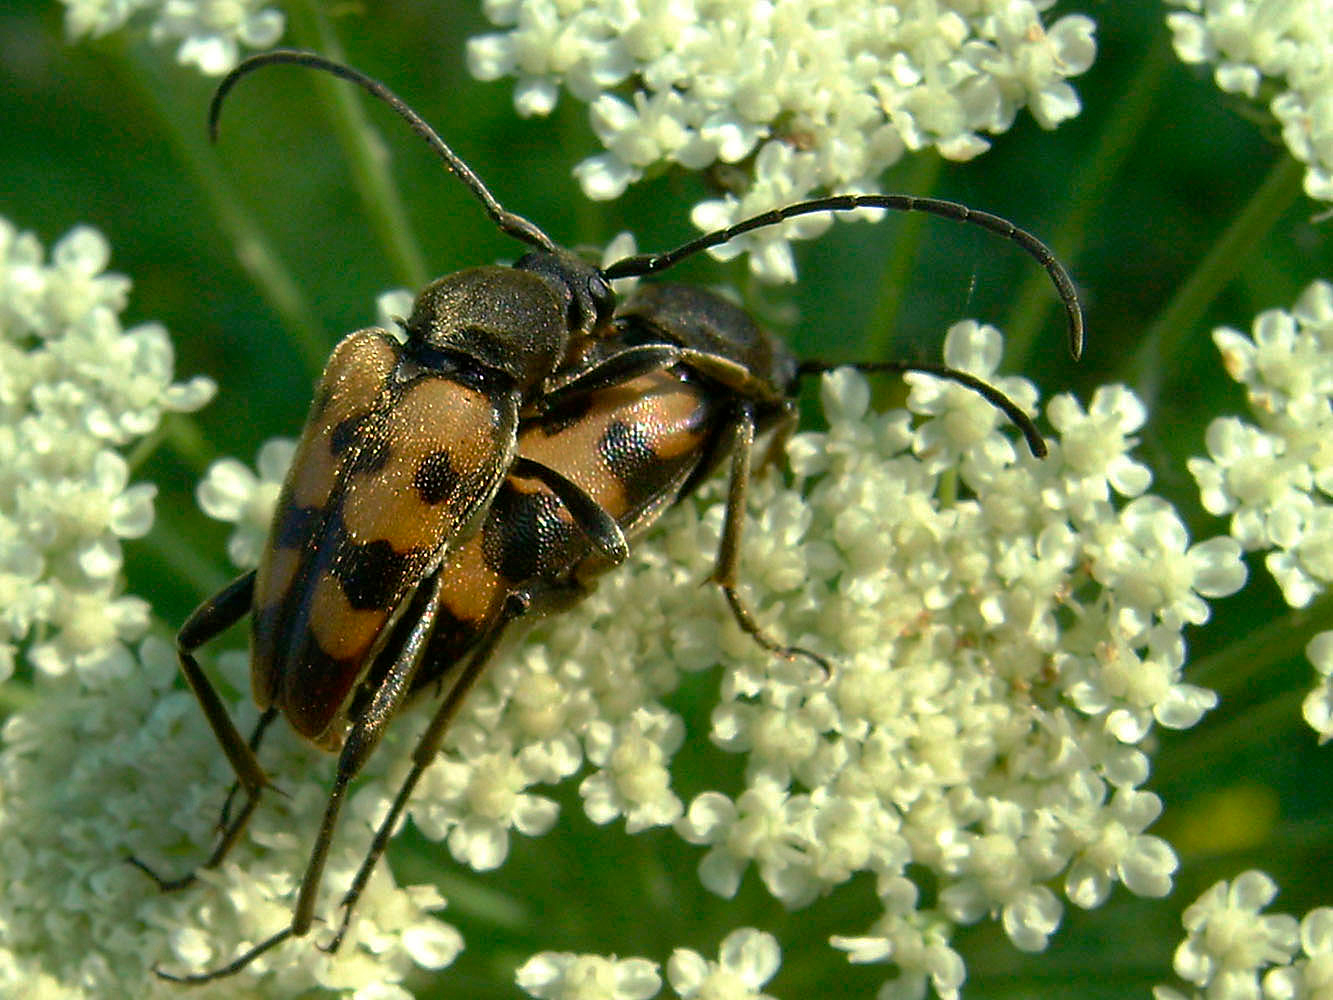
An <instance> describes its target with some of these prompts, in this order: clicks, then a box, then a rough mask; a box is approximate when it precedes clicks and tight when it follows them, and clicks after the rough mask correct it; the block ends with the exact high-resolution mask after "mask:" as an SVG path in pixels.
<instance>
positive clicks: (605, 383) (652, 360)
mask: <svg viewBox="0 0 1333 1000" xmlns="http://www.w3.org/2000/svg"><path fill="white" fill-rule="evenodd" d="M683 353H685V352H683V351H682V350H681V348H679V347H676V346H674V345H672V344H639V345H636V346H634V347H627V348H625V349H624V350H621V351H616V352H615V353H614V354H612V355H611V356H610V357H607V358H603V359H602V360H600V361H598V362H596V363H595V364H593V365H591V366H589V367H587V368H582V369H580V370H578V371H577V372H575V373H574V374H573V375H570V376H566V377H564V378H563V380H561V379H552V380H550V381H548V383H547V385H546V386H545V387H544V389H543V392H542V395H541V398H540V399H539V400H538V405H539V406H540V408H541V411H542V412H543V413H550V412H551V411H553V410H557V409H559V408H560V406H561V405H562V404H564V403H566V402H568V401H569V400H571V399H575V398H577V397H579V396H583V395H586V394H587V393H590V392H595V391H597V390H598V389H606V388H609V387H611V386H613V385H622V384H624V383H625V382H628V381H630V380H631V379H635V378H638V377H639V376H640V375H647V374H649V373H650V372H656V371H661V370H662V369H663V368H670V367H671V366H672V365H674V364H675V363H676V362H677V361H679V360H680V359H681V355H682V354H683Z"/></svg>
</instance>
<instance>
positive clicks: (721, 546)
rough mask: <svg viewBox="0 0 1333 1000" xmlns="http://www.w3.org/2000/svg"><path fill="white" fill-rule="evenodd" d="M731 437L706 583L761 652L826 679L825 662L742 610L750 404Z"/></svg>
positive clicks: (740, 410)
mask: <svg viewBox="0 0 1333 1000" xmlns="http://www.w3.org/2000/svg"><path fill="white" fill-rule="evenodd" d="M731 434H732V441H731V481H730V483H729V484H728V486H727V507H726V511H725V513H724V514H723V518H722V540H721V541H720V542H719V543H718V547H717V561H716V562H715V563H714V564H713V573H712V575H711V576H710V577H709V579H710V580H712V581H713V583H716V584H717V585H718V586H719V587H721V588H722V593H723V596H725V597H726V599H727V606H728V607H730V608H731V617H732V618H734V619H735V620H736V624H737V625H739V626H740V629H741V631H742V632H744V633H745V634H746V635H748V636H749V637H750V638H751V639H753V640H754V641H755V642H756V643H757V644H758V645H759V646H760V648H762V649H765V650H767V651H768V652H770V653H773V654H774V655H776V656H781V657H783V658H785V659H788V660H793V659H795V658H796V657H798V656H804V657H805V658H806V659H809V660H813V661H814V662H815V664H816V665H818V667H819V669H820V670H822V671H823V672H824V676H826V677H827V676H829V674H831V673H832V671H831V670H830V668H829V664H828V661H827V660H825V659H824V658H823V657H822V656H820V655H819V654H818V653H812V652H811V651H810V650H808V649H803V648H802V647H800V646H785V645H783V644H782V643H780V642H778V641H777V640H775V639H773V638H771V637H770V636H769V635H768V634H767V633H766V632H765V631H764V629H763V627H762V626H761V625H760V624H759V623H758V622H757V621H755V617H754V614H753V612H751V611H750V609H749V608H748V607H746V606H745V602H744V601H742V600H741V596H740V594H739V593H737V591H736V569H737V565H738V564H739V562H740V546H741V534H742V532H743V530H744V526H745V492H746V490H747V489H748V488H749V485H750V474H751V472H750V459H751V455H752V454H753V452H754V404H753V403H751V402H749V401H748V400H745V401H742V402H740V403H738V404H737V407H736V417H735V420H734V421H733V422H732V427H731Z"/></svg>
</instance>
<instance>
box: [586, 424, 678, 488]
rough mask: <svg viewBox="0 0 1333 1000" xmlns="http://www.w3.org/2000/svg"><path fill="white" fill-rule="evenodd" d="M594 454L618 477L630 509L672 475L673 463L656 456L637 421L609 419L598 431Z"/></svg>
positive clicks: (673, 470) (674, 464)
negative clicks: (605, 425)
mask: <svg viewBox="0 0 1333 1000" xmlns="http://www.w3.org/2000/svg"><path fill="white" fill-rule="evenodd" d="M597 454H598V457H599V458H601V460H602V462H603V463H604V464H605V465H606V467H607V468H608V469H610V470H611V471H612V472H613V473H615V477H616V479H618V480H619V481H620V485H621V486H622V487H623V488H624V490H625V498H626V500H627V501H628V504H627V506H628V507H629V508H630V509H633V508H636V507H637V506H638V505H639V504H641V503H643V502H645V501H647V500H648V499H650V498H651V497H652V496H653V495H654V494H656V493H657V492H658V491H659V490H660V489H662V483H663V482H664V481H669V480H670V479H671V478H673V474H674V472H675V466H676V465H677V463H675V462H668V461H665V460H663V459H660V458H658V457H657V455H656V454H655V453H654V452H653V449H652V445H650V444H649V443H648V436H647V435H646V434H645V433H644V432H643V430H642V429H640V428H639V427H638V426H637V425H635V424H627V423H625V422H623V421H620V420H616V421H613V422H612V423H611V426H609V427H608V428H607V429H606V431H605V433H603V434H602V437H601V440H599V441H598V442H597Z"/></svg>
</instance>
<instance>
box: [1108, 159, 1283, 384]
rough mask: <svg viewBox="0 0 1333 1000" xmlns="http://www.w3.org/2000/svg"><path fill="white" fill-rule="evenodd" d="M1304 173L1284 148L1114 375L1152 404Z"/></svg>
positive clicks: (1111, 379) (1114, 379)
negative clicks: (1185, 345)
mask: <svg viewBox="0 0 1333 1000" xmlns="http://www.w3.org/2000/svg"><path fill="white" fill-rule="evenodd" d="M1304 174H1305V167H1304V166H1302V165H1301V164H1300V163H1297V162H1296V161H1295V160H1294V159H1292V158H1291V157H1290V156H1288V155H1286V154H1285V153H1283V154H1281V156H1280V157H1279V158H1278V161H1277V164H1276V165H1275V166H1274V167H1273V169H1272V170H1270V171H1269V173H1268V176H1267V177H1266V178H1265V179H1264V182H1263V184H1261V185H1260V186H1259V190H1257V191H1256V192H1255V193H1254V196H1253V197H1252V198H1250V201H1249V203H1248V204H1247V205H1246V206H1245V208H1244V209H1243V210H1242V211H1241V213H1240V215H1238V216H1237V217H1236V218H1235V219H1234V220H1233V221H1232V223H1231V225H1230V226H1228V227H1227V230H1226V232H1224V233H1223V234H1222V237H1221V239H1219V240H1218V241H1217V243H1216V244H1215V245H1214V246H1213V248H1212V249H1211V250H1210V251H1209V252H1208V255H1207V256H1206V257H1204V259H1203V260H1202V261H1201V262H1200V263H1199V266H1198V267H1196V268H1195V269H1194V273H1193V274H1191V275H1190V276H1189V278H1188V279H1187V280H1186V281H1185V282H1184V284H1182V285H1181V286H1180V290H1179V291H1177V292H1176V295H1175V298H1173V299H1172V300H1171V302H1170V303H1169V304H1168V305H1167V307H1166V309H1164V310H1163V311H1162V313H1161V314H1160V315H1159V316H1158V317H1157V319H1156V321H1154V323H1153V325H1152V326H1151V327H1149V329H1148V332H1147V333H1146V334H1145V335H1144V337H1143V339H1142V341H1141V344H1140V347H1139V349H1138V351H1137V352H1135V353H1134V354H1132V355H1130V356H1129V360H1128V362H1127V363H1126V364H1125V365H1124V366H1123V368H1122V369H1121V371H1120V372H1119V373H1117V377H1116V378H1108V381H1122V382H1126V383H1127V384H1129V385H1133V386H1135V387H1137V389H1138V391H1139V395H1140V396H1142V397H1143V398H1144V400H1145V401H1146V402H1147V403H1148V406H1149V408H1150V409H1151V408H1152V405H1153V400H1154V399H1156V398H1157V396H1158V395H1160V393H1161V390H1162V381H1163V378H1164V377H1165V376H1166V374H1167V372H1166V367H1165V364H1166V362H1165V359H1167V358H1174V357H1178V356H1179V352H1180V349H1181V344H1182V342H1183V341H1185V340H1186V339H1188V338H1191V337H1195V336H1197V335H1198V330H1197V326H1198V323H1199V321H1200V319H1201V318H1202V317H1203V314H1204V312H1205V311H1206V310H1207V308H1208V306H1209V305H1211V304H1212V302H1213V299H1215V298H1216V297H1217V294H1218V293H1219V292H1220V291H1221V290H1222V289H1223V288H1225V287H1226V285H1227V283H1228V282H1230V281H1231V279H1232V278H1234V277H1235V276H1236V274H1237V273H1238V272H1239V271H1240V270H1241V269H1242V268H1244V267H1245V266H1246V265H1247V264H1248V263H1249V262H1250V261H1251V260H1252V259H1253V257H1254V254H1255V251H1256V248H1257V247H1258V246H1259V244H1260V242H1261V241H1262V240H1263V238H1264V236H1265V235H1266V234H1267V233H1268V231H1269V230H1270V229H1272V227H1273V223H1274V222H1275V221H1276V220H1277V218H1278V216H1280V215H1281V214H1282V213H1283V211H1285V210H1286V208H1287V207H1288V206H1289V205H1290V204H1291V203H1292V202H1293V201H1295V200H1296V198H1297V197H1298V196H1299V195H1300V193H1301V181H1302V177H1303V176H1304Z"/></svg>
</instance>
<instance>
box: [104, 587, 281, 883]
mask: <svg viewBox="0 0 1333 1000" xmlns="http://www.w3.org/2000/svg"><path fill="white" fill-rule="evenodd" d="M254 588H255V574H254V571H253V570H252V571H251V572H249V573H246V574H245V575H244V576H240V577H237V578H236V579H235V580H233V581H232V582H231V583H229V584H228V585H227V586H226V587H224V588H223V589H222V590H220V591H219V592H218V593H216V594H214V595H213V596H212V597H211V598H209V599H208V600H207V601H205V602H204V603H203V604H201V605H200V606H199V607H198V608H196V609H195V611H194V613H193V614H192V615H190V617H189V619H188V620H186V622H185V624H184V625H182V626H181V630H180V632H179V633H177V636H176V653H177V657H178V659H179V661H180V668H181V674H182V675H183V676H184V677H185V680H186V683H188V684H189V685H190V690H191V691H192V692H193V693H194V696H195V698H196V699H197V700H198V702H199V707H200V708H201V709H202V710H203V713H204V718H205V719H206V720H207V721H208V725H209V728H210V729H212V730H213V735H214V737H215V738H216V739H217V741H218V745H219V746H221V747H222V751H223V753H225V754H226V756H227V761H228V762H229V763H230V764H231V767H232V770H233V771H235V772H236V784H235V785H234V786H233V789H232V791H231V792H229V793H228V794H227V800H226V802H225V803H224V805H223V809H222V815H221V817H220V818H219V820H218V825H219V828H220V830H221V835H220V836H219V838H218V843H217V846H216V847H215V848H214V849H213V853H212V854H211V855H209V858H208V860H207V861H205V862H204V864H203V867H204V868H216V867H217V866H218V865H220V864H221V863H222V861H223V859H224V858H225V857H226V856H227V855H228V853H230V851H231V849H232V848H233V847H234V846H235V845H236V841H237V839H238V838H239V837H240V835H241V832H242V831H243V830H244V829H245V825H246V823H248V822H249V820H250V816H251V815H252V814H253V813H254V811H255V807H256V806H258V805H259V796H260V794H261V793H262V792H263V790H264V789H265V788H267V787H269V786H270V784H271V783H270V782H269V780H268V776H267V775H265V774H264V770H263V768H261V767H260V766H259V759H258V758H257V757H256V756H255V748H256V747H257V746H258V744H259V740H260V739H261V738H262V736H263V733H264V730H265V729H266V728H267V727H268V724H269V723H270V722H271V721H272V720H273V716H274V714H275V713H274V712H273V710H272V709H270V710H269V711H266V712H265V713H264V714H263V716H261V717H260V720H259V722H258V724H257V725H256V726H255V730H254V732H253V733H252V734H251V737H250V739H249V740H248V741H247V740H246V739H244V738H243V737H242V736H241V734H240V731H239V730H238V729H237V728H236V723H234V722H233V721H232V718H231V715H230V714H229V713H228V712H227V706H226V705H224V704H223V703H222V698H221V697H220V696H219V695H218V693H217V689H216V688H215V687H213V684H212V682H210V681H209V679H208V677H207V676H206V675H205V674H204V671H203V669H202V668H201V667H200V666H199V661H198V660H196V659H195V658H194V651H195V650H196V649H198V648H199V647H200V646H202V645H204V643H206V642H209V641H210V640H212V639H214V638H216V637H217V636H219V635H221V634H222V633H223V632H225V631H226V630H227V629H229V628H230V627H231V626H233V625H235V624H236V623H237V622H238V621H240V620H241V619H242V618H244V617H245V616H246V615H247V614H248V613H249V612H250V603H251V600H252V598H253V596H254ZM237 789H239V790H241V791H243V792H244V794H245V803H244V804H243V805H242V807H241V811H240V812H239V813H237V814H236V816H235V817H234V818H230V819H229V817H228V814H229V812H230V806H231V801H232V797H233V795H234V794H235V792H236V790H237ZM127 860H128V861H129V863H130V864H132V865H134V866H135V867H136V868H138V869H139V870H140V871H142V872H143V873H144V874H146V875H147V876H148V877H149V878H151V879H152V880H153V881H154V882H156V883H157V885H158V888H159V889H161V890H162V891H163V892H172V891H174V890H176V889H183V888H185V887H186V886H188V885H191V884H193V883H194V881H195V878H196V876H195V873H194V872H190V873H189V874H187V875H182V876H180V877H179V878H174V879H164V878H162V876H160V875H158V874H157V872H155V871H153V869H152V868H150V867H149V866H148V865H147V864H145V863H144V862H143V861H141V860H139V858H137V857H133V856H131V857H130V858H128V859H127Z"/></svg>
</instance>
